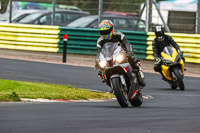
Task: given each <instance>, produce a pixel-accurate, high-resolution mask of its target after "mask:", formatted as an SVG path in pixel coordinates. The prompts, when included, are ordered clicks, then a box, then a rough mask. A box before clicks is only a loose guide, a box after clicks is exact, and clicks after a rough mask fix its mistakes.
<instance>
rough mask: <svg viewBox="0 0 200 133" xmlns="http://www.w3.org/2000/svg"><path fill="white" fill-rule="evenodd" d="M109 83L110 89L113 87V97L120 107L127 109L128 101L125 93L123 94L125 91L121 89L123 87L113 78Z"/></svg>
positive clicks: (118, 80)
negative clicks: (110, 84)
mask: <svg viewBox="0 0 200 133" xmlns="http://www.w3.org/2000/svg"><path fill="white" fill-rule="evenodd" d="M111 82H112V87H113V90H114V93H115V96H116V98H117V101H118V103H119V104H120V106H121V107H124V108H126V107H128V104H129V101H128V97H127V92H125V90H124V89H123V85H122V83H121V81H120V79H119V78H118V77H116V78H113V79H112V80H111Z"/></svg>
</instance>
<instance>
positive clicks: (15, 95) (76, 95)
mask: <svg viewBox="0 0 200 133" xmlns="http://www.w3.org/2000/svg"><path fill="white" fill-rule="evenodd" d="M113 97H114V95H112V94H110V93H102V92H93V91H90V90H86V89H80V88H74V87H72V86H71V85H67V86H65V85H55V84H47V83H32V82H23V81H13V80H3V79H0V102H2V101H6V102H10V101H20V98H32V99H37V98H44V99H63V100H88V99H101V100H105V99H110V98H113Z"/></svg>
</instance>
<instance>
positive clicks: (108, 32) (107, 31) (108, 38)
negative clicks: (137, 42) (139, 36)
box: [96, 20, 146, 87]
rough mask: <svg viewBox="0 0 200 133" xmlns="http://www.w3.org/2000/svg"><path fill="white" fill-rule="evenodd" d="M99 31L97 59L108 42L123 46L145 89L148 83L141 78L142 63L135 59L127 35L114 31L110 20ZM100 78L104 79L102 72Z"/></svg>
mask: <svg viewBox="0 0 200 133" xmlns="http://www.w3.org/2000/svg"><path fill="white" fill-rule="evenodd" d="M98 29H99V33H100V35H101V37H100V38H99V39H98V40H97V58H98V57H99V54H100V51H101V48H102V46H103V45H104V44H105V43H106V42H116V43H119V44H120V45H121V46H122V48H123V49H124V50H125V51H126V54H127V56H128V62H129V63H130V65H131V67H132V68H133V72H134V73H135V74H136V76H137V79H138V82H139V83H140V85H141V86H143V87H144V86H145V85H146V83H145V81H144V77H141V74H140V73H142V71H141V66H140V64H139V62H140V61H139V60H137V59H136V58H135V57H133V50H132V46H131V44H130V43H129V42H128V40H127V39H126V37H125V35H124V34H123V33H121V32H118V31H114V25H113V23H112V22H111V21H110V20H103V21H102V22H101V23H100V24H99V26H98ZM97 58H96V59H97ZM96 62H97V60H96ZM96 66H97V63H96ZM142 75H143V73H142ZM99 76H101V77H102V72H101V70H99Z"/></svg>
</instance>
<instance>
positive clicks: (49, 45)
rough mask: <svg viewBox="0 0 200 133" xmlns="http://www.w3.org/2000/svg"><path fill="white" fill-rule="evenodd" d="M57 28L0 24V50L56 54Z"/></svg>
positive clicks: (58, 30) (57, 49)
mask: <svg viewBox="0 0 200 133" xmlns="http://www.w3.org/2000/svg"><path fill="white" fill-rule="evenodd" d="M59 32H60V29H59V27H58V26H39V25H20V24H4V23H1V24H0V48H6V49H18V50H31V51H46V52H58V51H59V48H58V42H59Z"/></svg>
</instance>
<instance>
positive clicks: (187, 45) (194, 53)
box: [146, 32, 200, 63]
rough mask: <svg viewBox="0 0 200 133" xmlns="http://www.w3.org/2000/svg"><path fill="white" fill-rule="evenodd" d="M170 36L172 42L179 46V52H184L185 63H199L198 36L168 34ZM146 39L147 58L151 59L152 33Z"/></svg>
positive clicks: (199, 45) (199, 43)
mask: <svg viewBox="0 0 200 133" xmlns="http://www.w3.org/2000/svg"><path fill="white" fill-rule="evenodd" d="M168 35H170V36H172V38H173V39H174V41H175V42H176V43H177V44H178V45H179V46H180V48H181V51H183V52H184V54H183V55H184V57H185V59H186V62H191V63H200V35H196V34H180V33H168ZM148 36H149V37H148V39H147V45H148V48H147V54H148V56H147V58H146V59H153V56H152V54H153V51H152V41H153V39H154V38H155V35H154V33H153V32H149V33H148Z"/></svg>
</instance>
